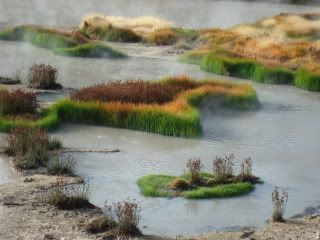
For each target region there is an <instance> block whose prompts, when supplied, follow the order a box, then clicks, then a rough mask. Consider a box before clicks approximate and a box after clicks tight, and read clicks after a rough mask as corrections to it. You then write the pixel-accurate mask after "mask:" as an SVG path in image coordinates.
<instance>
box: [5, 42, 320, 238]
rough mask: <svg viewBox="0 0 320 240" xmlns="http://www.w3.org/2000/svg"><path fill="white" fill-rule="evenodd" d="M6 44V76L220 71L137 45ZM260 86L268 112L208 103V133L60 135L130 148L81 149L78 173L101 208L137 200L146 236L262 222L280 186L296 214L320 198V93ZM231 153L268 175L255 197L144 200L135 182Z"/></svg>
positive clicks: (90, 78)
mask: <svg viewBox="0 0 320 240" xmlns="http://www.w3.org/2000/svg"><path fill="white" fill-rule="evenodd" d="M0 47H1V52H2V54H1V55H0V71H1V72H2V73H3V72H8V74H9V73H10V71H14V69H16V68H17V67H18V66H21V65H22V66H25V70H26V69H27V68H26V66H27V65H28V64H31V63H32V62H34V61H37V62H41V61H45V60H46V62H47V63H50V64H54V65H55V66H57V67H58V69H59V72H60V77H59V81H60V82H61V83H62V84H63V85H64V86H68V87H83V86H86V85H91V84H96V83H100V82H102V81H107V80H108V79H113V78H118V79H130V78H133V79H137V78H141V79H155V78H160V77H162V76H167V75H173V74H188V75H190V76H193V77H198V78H202V77H208V76H211V77H217V76H214V75H211V74H207V73H204V72H202V71H201V70H199V68H198V67H197V66H193V65H186V64H179V63H177V62H175V61H174V57H172V56H166V55H162V56H161V57H160V58H155V57H153V56H152V54H151V56H150V54H149V55H148V54H146V51H149V50H147V49H143V47H141V48H140V49H139V48H137V49H138V50H137V49H136V48H135V47H134V46H133V48H132V49H131V50H132V51H131V54H132V55H134V56H133V57H130V58H129V59H127V60H121V61H113V60H106V59H80V58H65V57H59V56H55V55H53V54H52V53H51V52H50V51H48V50H44V49H39V48H35V47H32V46H30V45H29V44H21V43H11V42H0ZM134 49H136V50H135V51H134ZM12 52H13V53H19V54H12ZM219 78H222V77H219ZM255 87H256V88H257V92H258V96H259V98H260V100H261V102H262V109H261V110H259V111H257V112H245V113H235V112H220V113H212V112H211V111H210V109H202V123H203V127H204V136H203V137H201V138H199V139H183V138H173V137H164V136H159V135H155V134H147V133H142V132H135V131H130V130H120V129H112V128H104V127H94V126H85V125H69V124H67V125H64V126H63V127H61V128H60V129H59V130H58V131H57V132H55V133H54V134H55V135H58V136H60V137H61V138H62V139H63V142H64V144H65V145H66V146H68V147H80V148H81V147H84V148H93V149H101V148H119V149H121V153H114V154H94V153H88V154H77V155H76V156H75V157H76V159H77V162H78V166H77V171H78V173H79V174H81V175H84V176H86V177H87V178H89V179H90V183H91V185H92V188H91V190H92V192H91V201H92V202H93V203H95V204H97V205H99V206H103V204H104V202H105V200H107V201H109V202H113V201H119V200H123V199H126V198H128V197H130V198H135V199H137V200H138V201H139V203H140V204H141V206H142V208H143V213H142V214H143V218H142V223H141V226H146V228H144V229H143V231H144V232H145V233H152V234H165V235H177V234H195V233H205V232H207V231H212V230H222V229H230V227H231V228H234V227H240V226H258V225H260V224H262V223H263V222H264V221H265V220H266V219H267V218H268V217H269V215H270V212H271V200H270V194H271V191H272V190H273V188H274V186H276V185H278V186H282V187H285V188H286V189H287V190H288V191H289V198H290V199H289V204H288V211H287V215H288V216H290V215H293V214H296V213H297V212H300V211H302V210H303V209H304V208H305V207H307V206H310V205H318V204H319V202H320V192H319V191H316V184H317V183H318V182H319V181H320V175H319V174H318V168H319V164H320V163H319V157H318V156H319V155H320V149H319V147H318V145H319V144H318V140H319V135H320V128H319V127H318V123H319V119H320V101H319V100H320V94H318V93H310V92H306V91H303V90H299V89H295V88H294V87H288V86H271V85H260V84H255ZM61 97H64V94H61V95H52V94H47V95H46V94H45V95H42V96H41V97H40V99H41V100H42V101H53V100H55V99H57V98H61ZM232 152H233V153H235V154H236V156H237V159H238V160H239V159H243V158H245V157H248V156H251V157H252V159H253V161H254V172H255V174H256V175H258V176H260V177H261V178H262V179H263V180H264V181H265V184H263V185H259V186H257V188H256V190H255V191H254V192H253V193H251V194H249V195H248V196H244V197H239V198H233V199H220V200H202V201H191V200H185V199H181V198H176V199H152V198H144V197H143V196H141V195H140V194H139V189H138V187H137V185H136V181H137V179H138V178H139V177H140V176H143V175H145V174H151V173H167V174H182V173H183V170H184V166H185V163H186V161H187V160H188V159H190V158H195V157H201V159H202V161H203V162H204V165H205V169H206V170H207V171H210V170H211V165H212V160H213V158H214V157H215V156H216V155H217V154H228V153H232ZM0 164H1V161H0ZM5 172H6V171H5ZM2 175H4V174H2ZM5 178H6V177H5Z"/></svg>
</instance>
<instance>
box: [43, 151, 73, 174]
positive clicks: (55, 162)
mask: <svg viewBox="0 0 320 240" xmlns="http://www.w3.org/2000/svg"><path fill="white" fill-rule="evenodd" d="M75 166H76V161H75V160H74V158H73V156H72V155H70V154H65V155H62V156H61V157H55V158H52V159H51V160H50V161H49V162H48V164H47V169H48V173H49V174H52V175H69V176H73V175H74V169H75Z"/></svg>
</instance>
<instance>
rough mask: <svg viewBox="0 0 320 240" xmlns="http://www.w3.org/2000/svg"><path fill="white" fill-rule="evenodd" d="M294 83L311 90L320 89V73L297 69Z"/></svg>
mask: <svg viewBox="0 0 320 240" xmlns="http://www.w3.org/2000/svg"><path fill="white" fill-rule="evenodd" d="M294 83H295V85H296V86H297V87H299V88H303V89H306V90H309V91H320V74H315V73H311V72H309V71H306V70H304V69H299V70H298V71H297V74H296V77H295V80H294Z"/></svg>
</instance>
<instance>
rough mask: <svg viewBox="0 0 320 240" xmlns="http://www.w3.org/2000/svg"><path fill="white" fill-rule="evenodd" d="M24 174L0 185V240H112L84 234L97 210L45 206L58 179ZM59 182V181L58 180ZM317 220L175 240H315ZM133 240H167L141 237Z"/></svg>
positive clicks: (75, 180) (70, 180)
mask: <svg viewBox="0 0 320 240" xmlns="http://www.w3.org/2000/svg"><path fill="white" fill-rule="evenodd" d="M26 174H28V172H25V173H24V175H23V176H22V175H21V176H20V177H19V179H18V181H17V182H16V183H9V184H3V185H0V213H1V214H0V239H8V240H9V239H19V240H24V239H26V240H27V239H34V240H38V239H39V240H40V239H41V240H42V239H64V240H69V239H70V240H71V239H79V240H80V239H113V238H110V235H108V233H107V234H106V233H105V234H87V233H86V232H85V230H84V226H85V224H86V223H87V222H89V221H90V220H91V219H94V218H96V217H99V216H102V215H103V212H102V210H101V209H99V208H94V209H82V210H72V211H64V210H58V209H56V208H55V207H53V206H51V205H49V204H48V203H47V200H46V199H47V198H48V195H49V193H50V191H52V189H53V188H55V184H56V182H57V179H58V178H59V177H58V176H47V175H39V174H34V175H28V176H26ZM60 178H61V177H60ZM63 179H64V183H65V184H76V183H79V181H81V180H82V179H80V178H78V177H63ZM319 230H320V217H319V216H313V217H300V218H296V219H290V220H288V221H286V222H285V223H269V224H266V225H264V226H263V227H262V228H260V229H258V230H257V231H256V232H253V231H249V230H243V231H239V232H214V233H210V234H207V235H203V236H194V237H182V236H181V237H177V238H176V239H183V240H191V239H194V240H235V239H251V240H253V239H255V240H263V239H265V240H267V239H279V240H280V239H281V240H282V239H291V240H298V239H306V240H307V239H316V236H317V232H318V231H319ZM136 239H154V240H160V239H163V240H165V239H167V240H169V239H168V238H161V237H156V236H143V237H139V238H136Z"/></svg>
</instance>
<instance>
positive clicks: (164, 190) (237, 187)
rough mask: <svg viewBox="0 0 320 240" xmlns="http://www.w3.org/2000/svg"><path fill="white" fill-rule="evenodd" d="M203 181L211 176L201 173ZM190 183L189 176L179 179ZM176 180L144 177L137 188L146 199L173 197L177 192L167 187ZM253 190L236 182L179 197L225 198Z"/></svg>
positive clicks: (188, 191) (190, 192)
mask: <svg viewBox="0 0 320 240" xmlns="http://www.w3.org/2000/svg"><path fill="white" fill-rule="evenodd" d="M201 176H202V177H203V179H205V180H208V179H210V178H213V175H212V174H208V173H201ZM179 178H180V179H185V180H186V181H190V175H188V174H187V175H183V176H180V177H179ZM175 179H177V177H175V176H168V175H156V174H151V175H146V176H143V177H141V178H139V179H138V182H137V183H138V186H139V188H140V191H141V193H142V194H143V195H144V196H146V197H174V196H177V192H176V191H173V190H172V189H170V187H169V185H170V183H171V182H172V181H174V180H175ZM252 190H254V185H253V184H251V183H248V182H238V183H231V184H219V185H214V186H212V187H196V188H194V189H191V190H186V191H182V192H180V193H179V196H183V197H185V198H189V199H209V198H227V197H235V196H240V195H244V194H247V193H249V192H251V191H252Z"/></svg>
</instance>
